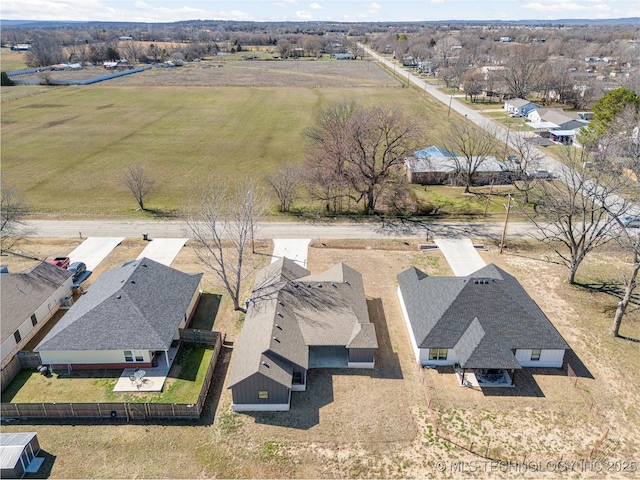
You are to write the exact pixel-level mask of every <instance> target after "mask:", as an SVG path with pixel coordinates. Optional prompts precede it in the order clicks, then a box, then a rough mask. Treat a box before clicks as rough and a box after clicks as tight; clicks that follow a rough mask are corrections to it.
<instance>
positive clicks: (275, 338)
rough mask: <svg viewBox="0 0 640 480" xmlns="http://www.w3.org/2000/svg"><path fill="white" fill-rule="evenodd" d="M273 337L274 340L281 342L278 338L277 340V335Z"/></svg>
mask: <svg viewBox="0 0 640 480" xmlns="http://www.w3.org/2000/svg"><path fill="white" fill-rule="evenodd" d="M273 339H274V340H275V341H276V342H278V343H281V342H280V340H278V337H273Z"/></svg>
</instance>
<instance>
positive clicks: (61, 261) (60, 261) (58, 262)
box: [49, 257, 70, 268]
mask: <svg viewBox="0 0 640 480" xmlns="http://www.w3.org/2000/svg"><path fill="white" fill-rule="evenodd" d="M69 262H70V260H69V257H56V258H54V259H53V260H49V263H50V264H51V265H55V266H56V267H60V268H67V267H68V266H69Z"/></svg>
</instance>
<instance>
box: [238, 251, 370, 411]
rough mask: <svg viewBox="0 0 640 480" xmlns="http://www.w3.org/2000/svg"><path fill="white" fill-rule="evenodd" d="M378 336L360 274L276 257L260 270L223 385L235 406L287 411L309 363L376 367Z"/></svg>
mask: <svg viewBox="0 0 640 480" xmlns="http://www.w3.org/2000/svg"><path fill="white" fill-rule="evenodd" d="M377 348H378V342H377V337H376V332H375V328H374V325H373V324H372V323H371V322H370V321H369V314H368V311H367V302H366V298H365V294H364V285H363V282H362V275H360V273H358V272H356V271H355V270H353V269H352V268H351V267H349V266H347V265H345V264H344V263H339V264H337V265H334V266H333V267H331V268H330V269H328V270H327V271H325V272H324V273H321V274H319V275H311V274H310V272H309V270H307V269H305V268H303V267H302V266H300V265H298V264H296V263H295V262H293V261H292V260H289V259H288V258H285V257H282V258H280V259H278V260H277V261H275V262H273V263H272V264H270V265H269V266H267V267H266V268H264V269H262V270H261V271H260V272H258V275H257V277H256V281H255V284H254V288H253V292H252V295H251V298H250V299H249V300H248V306H247V314H246V317H245V320H244V325H243V327H242V332H241V334H240V338H239V340H238V345H237V347H236V348H235V353H234V360H233V365H232V368H231V374H230V376H229V382H228V388H230V389H231V391H232V395H233V410H234V411H288V410H289V407H290V403H291V392H292V391H305V390H306V388H307V373H308V371H309V370H310V369H313V368H329V367H330V368H374V364H375V359H374V357H375V352H376V350H377Z"/></svg>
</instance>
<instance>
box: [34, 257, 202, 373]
mask: <svg viewBox="0 0 640 480" xmlns="http://www.w3.org/2000/svg"><path fill="white" fill-rule="evenodd" d="M201 278H202V274H201V273H197V274H191V273H183V272H181V271H179V270H176V269H174V268H171V267H167V266H165V265H162V264H160V263H157V262H154V261H153V260H150V259H148V258H141V259H139V260H134V261H130V262H127V263H124V264H123V265H121V266H119V267H116V268H113V269H111V270H109V271H108V272H105V273H103V274H102V275H100V277H99V278H98V279H97V280H96V281H95V282H94V283H93V285H91V287H90V288H89V289H88V290H87V292H86V293H85V294H84V295H83V296H82V297H80V299H79V300H78V301H77V302H76V303H75V304H74V305H73V306H72V307H71V308H70V309H69V311H68V312H67V313H66V314H65V315H64V316H63V317H62V318H61V319H60V321H59V322H58V323H57V324H56V325H55V326H54V327H53V328H52V329H51V331H50V332H49V333H48V334H47V336H46V337H45V338H44V339H43V340H42V341H41V342H40V343H39V344H38V346H37V347H36V348H35V349H34V350H35V351H36V352H38V353H40V357H41V359H42V363H43V364H45V365H54V366H55V367H58V368H60V367H64V368H66V367H67V366H68V365H70V366H71V367H72V368H74V369H101V368H131V367H151V366H153V364H154V363H156V362H157V361H158V359H159V358H160V357H162V356H164V362H165V363H166V366H167V367H169V358H168V354H167V352H168V350H169V348H170V347H171V345H172V343H174V342H176V341H178V340H179V339H180V332H179V329H181V328H185V327H186V326H187V325H188V323H189V321H190V319H191V315H192V313H193V312H194V310H195V308H196V306H197V303H198V300H199V299H200V294H201V290H200V279H201Z"/></svg>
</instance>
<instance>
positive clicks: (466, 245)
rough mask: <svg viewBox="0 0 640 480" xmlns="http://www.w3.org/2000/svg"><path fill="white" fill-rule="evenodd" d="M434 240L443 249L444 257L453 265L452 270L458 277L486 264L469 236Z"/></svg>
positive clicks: (464, 275)
mask: <svg viewBox="0 0 640 480" xmlns="http://www.w3.org/2000/svg"><path fill="white" fill-rule="evenodd" d="M434 242H436V245H438V248H440V250H442V253H443V254H444V257H445V258H446V259H447V262H449V265H450V266H451V270H453V273H455V275H456V276H457V277H466V276H467V275H469V274H471V273H473V272H475V271H477V270H480V269H481V268H482V267H484V266H486V263H484V260H482V257H481V256H480V254H479V253H478V252H477V251H476V249H475V248H474V247H473V244H472V243H471V240H469V239H468V238H458V239H444V238H438V239H435V240H434Z"/></svg>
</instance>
